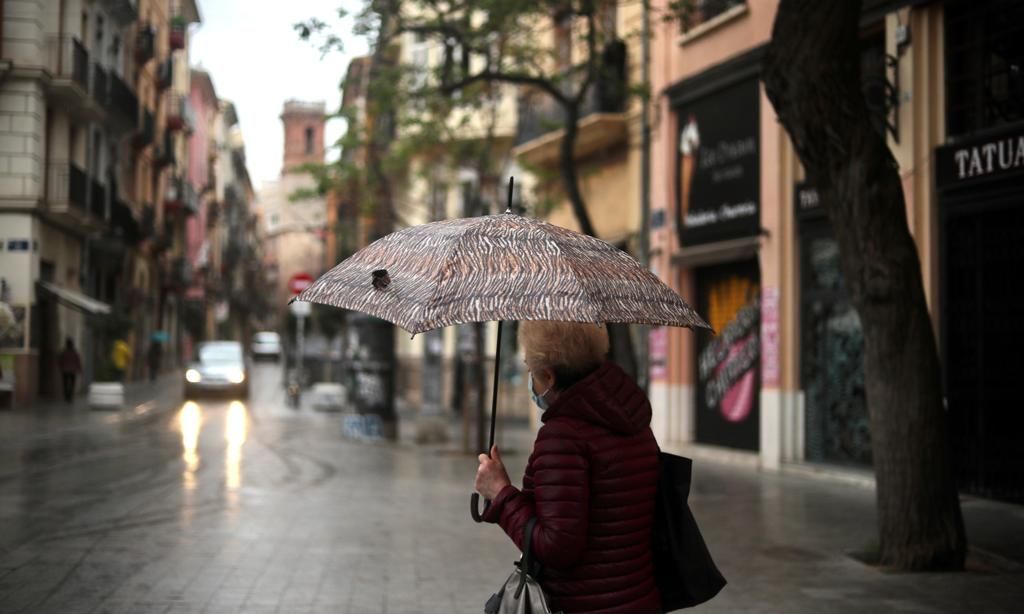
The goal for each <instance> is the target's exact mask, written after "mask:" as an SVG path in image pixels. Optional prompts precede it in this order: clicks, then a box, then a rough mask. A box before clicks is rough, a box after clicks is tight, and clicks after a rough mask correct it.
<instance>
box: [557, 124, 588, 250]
mask: <svg viewBox="0 0 1024 614" xmlns="http://www.w3.org/2000/svg"><path fill="white" fill-rule="evenodd" d="M578 122H579V107H578V105H569V106H567V107H565V135H564V136H563V137H562V143H561V147H560V148H559V159H558V162H559V168H560V171H561V176H562V187H563V188H564V189H565V195H566V196H568V197H569V206H570V207H572V213H573V216H575V218H576V223H577V224H579V225H580V232H582V233H583V234H587V235H590V236H592V237H596V236H597V233H595V232H594V225H593V224H592V223H591V222H590V214H589V213H587V205H586V203H585V202H584V201H583V194H582V193H580V183H579V176H578V173H577V172H576V136H577V135H578V134H579V127H578V126H577V124H578Z"/></svg>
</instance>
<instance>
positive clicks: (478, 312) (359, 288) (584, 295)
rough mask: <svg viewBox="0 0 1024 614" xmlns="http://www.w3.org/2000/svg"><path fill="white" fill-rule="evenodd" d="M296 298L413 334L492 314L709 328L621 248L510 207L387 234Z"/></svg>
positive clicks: (481, 319)
mask: <svg viewBox="0 0 1024 614" xmlns="http://www.w3.org/2000/svg"><path fill="white" fill-rule="evenodd" d="M296 300H299V301H309V302H313V303H323V304H326V305H333V306H335V307H341V308H344V309H352V310H355V311H361V312H364V313H368V314H370V315H372V316H375V317H378V318H381V319H384V320H388V321H389V322H393V323H395V324H397V325H398V326H401V327H402V328H404V329H405V330H407V331H409V332H410V333H413V334H417V333H421V332H424V331H428V330H431V329H435V328H441V327H444V326H449V325H452V324H463V323H467V322H486V321H491V320H497V321H501V320H561V321H571V322H594V323H606V322H618V323H629V324H648V325H653V326H685V327H688V328H710V327H708V325H707V323H705V322H704V320H703V319H701V317H700V316H699V315H697V313H696V312H695V311H694V310H693V309H692V308H690V306H689V305H687V304H686V303H685V302H684V301H683V299H682V298H680V296H679V295H678V294H676V292H674V291H673V290H672V289H671V288H669V287H668V286H666V285H665V284H664V283H662V282H661V280H659V279H658V278H657V277H656V276H655V275H654V274H652V273H651V272H650V271H648V270H647V269H646V268H645V267H643V266H642V265H641V264H640V263H639V262H637V261H636V260H635V259H633V258H632V257H631V256H629V255H628V254H626V253H625V252H623V251H621V250H619V249H617V248H615V247H614V246H612V245H611V244H609V243H606V242H604V241H601V240H599V239H595V238H594V237H591V236H587V235H583V234H580V233H577V232H573V231H571V230H567V229H565V228H562V227H560V226H555V225H552V224H548V223H547V222H543V221H540V220H536V219H531V218H527V217H522V216H519V215H514V214H512V213H504V214H501V215H489V216H483V217H473V218H462V219H454V220H444V221H440V222H433V223H430V224H422V225H420V226H412V227H410V228H405V229H403V230H399V231H397V232H394V233H392V234H389V235H387V236H385V237H383V238H381V239H379V240H378V241H376V242H374V243H372V244H371V245H369V246H367V247H365V248H363V249H362V250H360V251H358V252H356V253H355V254H354V255H353V256H352V257H350V258H348V259H346V260H345V261H343V262H342V263H340V264H339V265H337V266H336V267H334V268H333V269H331V270H330V271H328V272H327V273H326V274H324V275H323V276H322V277H320V278H319V279H317V280H316V281H315V282H314V283H313V284H312V285H311V286H310V287H309V288H307V289H306V290H305V291H303V292H302V293H301V294H299V296H298V297H297V298H296Z"/></svg>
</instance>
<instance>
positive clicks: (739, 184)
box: [676, 78, 761, 245]
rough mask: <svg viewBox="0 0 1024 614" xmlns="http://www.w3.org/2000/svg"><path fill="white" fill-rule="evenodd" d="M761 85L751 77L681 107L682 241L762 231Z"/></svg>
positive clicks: (678, 172)
mask: <svg viewBox="0 0 1024 614" xmlns="http://www.w3.org/2000/svg"><path fill="white" fill-rule="evenodd" d="M759 101H760V89H759V85H758V81H757V79H756V78H750V79H747V80H744V81H740V82H739V83H735V84H733V85H730V86H728V87H725V88H723V89H720V90H718V91H716V92H714V93H712V94H709V95H707V96H705V97H703V98H700V99H697V100H695V101H693V102H690V103H685V104H683V105H681V106H679V107H677V109H676V112H677V113H678V118H679V124H678V125H679V127H680V130H679V135H678V139H679V140H678V143H677V145H678V147H677V164H676V185H677V190H676V193H677V198H678V203H677V204H678V207H677V209H676V212H677V219H676V223H677V228H678V229H679V241H680V243H681V244H682V245H695V244H700V243H709V242H712V241H721V240H725V239H734V238H739V237H745V236H753V235H756V234H757V233H758V232H759V230H760V224H761V220H760V189H761V182H760V159H761V158H760V122H759V116H760V113H759Z"/></svg>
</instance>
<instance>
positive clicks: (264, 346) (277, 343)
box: [252, 331, 281, 362]
mask: <svg viewBox="0 0 1024 614" xmlns="http://www.w3.org/2000/svg"><path fill="white" fill-rule="evenodd" d="M252 357H253V359H254V360H262V359H264V358H268V359H270V360H273V361H275V362H276V361H277V360H279V359H280V358H281V335H279V334H277V333H275V332H271V331H263V332H259V333H256V334H255V335H253V336H252Z"/></svg>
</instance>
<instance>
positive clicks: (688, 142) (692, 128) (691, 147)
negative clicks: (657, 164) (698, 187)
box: [679, 114, 700, 223]
mask: <svg viewBox="0 0 1024 614" xmlns="http://www.w3.org/2000/svg"><path fill="white" fill-rule="evenodd" d="M699 147H700V133H699V131H698V130H697V119H696V118H695V117H694V116H693V114H690V116H689V118H688V119H687V121H686V126H684V127H683V130H682V132H680V133H679V152H680V153H682V169H681V170H680V174H679V203H680V207H681V208H682V212H681V213H682V215H681V216H680V218H681V219H682V220H683V222H684V223H685V220H686V213H687V212H688V211H689V210H690V195H691V193H692V188H693V171H694V169H695V168H696V164H697V149H698V148H699Z"/></svg>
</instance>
